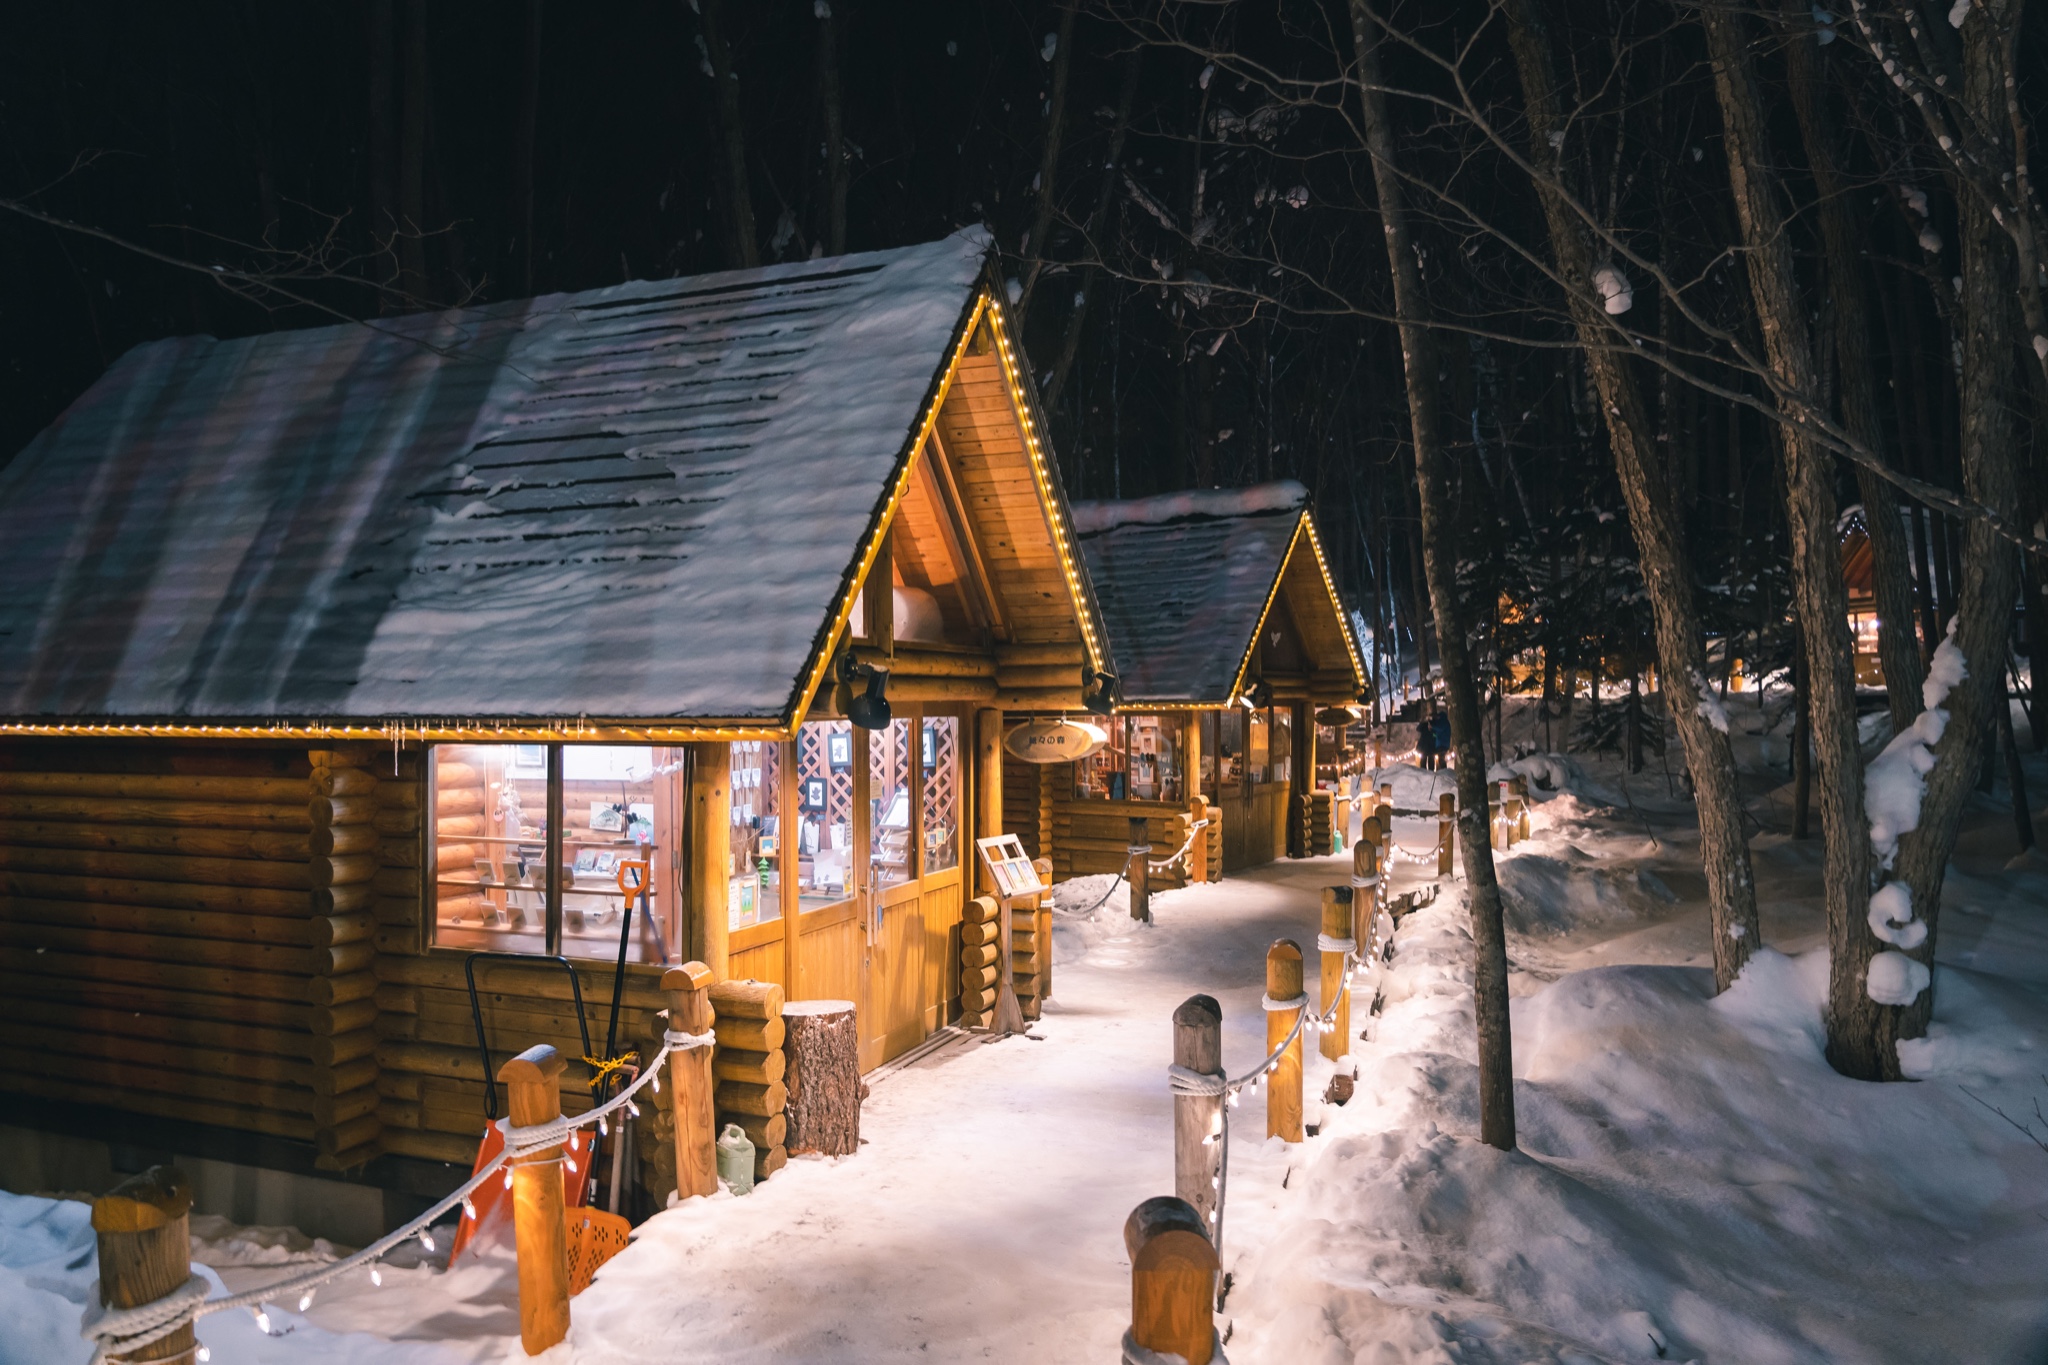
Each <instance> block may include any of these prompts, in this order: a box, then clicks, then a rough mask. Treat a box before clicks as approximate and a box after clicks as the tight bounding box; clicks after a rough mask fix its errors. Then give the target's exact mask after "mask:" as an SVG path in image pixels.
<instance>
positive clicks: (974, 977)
mask: <svg viewBox="0 0 2048 1365" xmlns="http://www.w3.org/2000/svg"><path fill="white" fill-rule="evenodd" d="M995 984H996V969H995V967H993V966H988V967H963V968H961V969H960V992H961V994H963V995H967V994H971V993H973V992H975V991H981V990H987V989H988V988H990V987H992V986H994V985H995Z"/></svg>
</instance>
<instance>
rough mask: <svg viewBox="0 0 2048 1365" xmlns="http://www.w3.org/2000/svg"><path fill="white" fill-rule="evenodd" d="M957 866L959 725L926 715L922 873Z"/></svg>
mask: <svg viewBox="0 0 2048 1365" xmlns="http://www.w3.org/2000/svg"><path fill="white" fill-rule="evenodd" d="M959 865H960V722H959V721H958V720H956V719H954V718H953V717H952V716H927V717H926V718H925V722H924V871H925V875H927V876H929V875H930V874H932V873H934V872H944V871H946V870H947V869H948V868H954V867H958V866H959Z"/></svg>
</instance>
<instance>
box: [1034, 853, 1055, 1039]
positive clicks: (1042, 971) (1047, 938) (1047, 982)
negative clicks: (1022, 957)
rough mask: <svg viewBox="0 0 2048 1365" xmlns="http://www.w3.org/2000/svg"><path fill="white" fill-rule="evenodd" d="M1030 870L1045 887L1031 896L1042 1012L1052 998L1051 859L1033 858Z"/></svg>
mask: <svg viewBox="0 0 2048 1365" xmlns="http://www.w3.org/2000/svg"><path fill="white" fill-rule="evenodd" d="M1031 870H1032V871H1033V872H1036V873H1037V874H1038V882H1039V885H1041V886H1043V887H1045V888H1046V889H1045V890H1044V891H1043V892H1041V893H1039V895H1037V896H1036V897H1034V898H1033V899H1034V901H1035V902H1036V904H1037V906H1038V909H1037V911H1036V912H1035V913H1036V915H1037V921H1038V922H1037V929H1038V933H1037V942H1038V1008H1039V1011H1040V1012H1041V1013H1043V1012H1044V1010H1045V1002H1046V1001H1048V1000H1050V999H1052V859H1050V858H1033V859H1032V860H1031Z"/></svg>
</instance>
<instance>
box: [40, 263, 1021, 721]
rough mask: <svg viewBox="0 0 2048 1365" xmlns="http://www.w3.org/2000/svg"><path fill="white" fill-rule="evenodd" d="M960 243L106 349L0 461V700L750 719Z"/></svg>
mask: <svg viewBox="0 0 2048 1365" xmlns="http://www.w3.org/2000/svg"><path fill="white" fill-rule="evenodd" d="M988 245H989V243H988V237H987V234H986V233H985V232H983V231H982V230H980V229H969V230H966V231H962V232H959V233H956V234H954V235H953V236H951V237H948V238H946V239H945V240H943V241H939V242H933V243H930V244H927V245H923V246H916V247H908V248H904V249H901V250H893V251H879V252H871V253H867V254H864V255H856V256H847V257H842V258H838V259H833V260H825V261H808V262H803V263H800V264H794V265H783V266H774V267H769V268H767V269H762V270H751V271H735V272H728V273H724V274H716V275H706V276H699V277H696V278H692V279H684V280H665V281H657V282H638V283H631V284H623V285H618V286H616V287H613V288H608V289H598V290H592V291H589V292H586V293H579V294H557V295H552V296H549V297H546V298H540V299H534V300H530V301H521V302H517V303H508V304H502V305H494V306H490V307H484V308H475V309H468V310H463V311H458V312H451V313H444V314H427V315H421V316H417V317H409V318H401V319H387V320H381V321H378V322H376V323H374V324H369V325H343V326H337V327H326V328H319V329H313V330H306V331H293V332H277V333H271V334H268V335H263V336H255V337H249V338H245V339H241V340H236V341H216V340H214V339H212V338H210V337H184V338H177V339H173V340H167V341H159V342H153V343H150V344H148V345H144V346H140V347H137V348H136V349H135V350H133V351H131V352H129V353H128V354H127V355H126V356H124V357H122V358H121V359H120V360H119V361H118V362H116V364H115V365H114V366H113V368H112V369H110V370H109V371H108V373H107V374H106V375H105V376H104V377H103V378H102V379H101V380H100V382H99V383H97V384H95V385H94V386H93V387H92V389H90V390H89V391H88V392H87V393H86V394H85V395H84V396H83V397H82V398H80V399H79V400H78V401H77V402H76V403H74V404H73V405H72V407H71V408H70V409H69V410H68V411H67V412H66V413H65V414H64V415H63V416H62V417H61V418H60V419H59V420H58V421H57V422H56V423H55V424H54V425H52V426H51V427H50V428H49V429H48V430H46V431H44V432H43V433H42V434H41V435H40V436H38V437H37V438H36V440H35V441H34V442H33V443H31V444H30V445H29V446H28V448H27V449H25V450H23V451H22V452H21V453H20V454H19V455H18V456H16V457H15V459H14V460H13V461H11V462H10V463H9V464H7V465H6V466H5V467H4V468H0V717H10V718H13V719H15V720H33V719H41V718H60V719H79V718H97V717H110V718H128V717H151V718H165V719H184V718H191V719H202V718H225V717H238V718H240V717H247V718H255V719H273V720H277V719H293V718H322V719H328V720H335V719H342V718H357V717H363V718H368V717H378V718H384V717H433V716H488V717H507V718H510V717H535V718H557V717H575V716H578V715H589V716H592V717H615V718H647V719H656V718H691V717H698V718H704V717H716V718H752V717H763V718H769V717H775V716H777V715H779V714H782V713H784V712H785V711H786V710H788V709H789V708H790V707H791V705H792V699H793V696H794V694H795V691H796V689H797V687H798V685H799V683H800V681H801V679H802V678H803V675H804V673H805V668H806V664H807V661H808V660H810V659H811V658H812V657H813V652H814V650H816V649H818V648H821V647H822V644H823V641H822V635H823V633H824V631H825V630H826V628H827V627H828V626H829V624H830V622H829V620H828V617H829V616H830V614H831V612H832V610H833V608H834V607H835V605H836V604H837V603H838V602H839V601H840V600H841V597H842V594H843V592H844V591H845V590H846V589H847V588H848V586H849V582H850V580H849V575H850V574H852V573H853V572H854V569H855V567H856V564H855V561H856V552H857V551H858V549H859V548H860V545H861V541H862V537H863V534H864V532H866V531H867V530H868V528H869V527H870V525H871V523H872V522H873V520H874V518H875V517H876V516H877V514H878V512H879V510H880V509H881V507H882V506H883V505H884V503H885V502H886V499H887V495H888V491H889V488H890V485H891V481H892V476H893V475H894V473H895V471H896V470H897V469H898V468H899V462H900V461H901V460H902V459H903V458H904V457H905V456H906V454H907V452H908V448H909V445H910V442H911V439H912V437H913V436H914V435H915V433H916V431H917V429H918V427H919V424H920V421H921V419H922V418H923V417H924V415H925V410H926V408H927V406H928V403H929V401H930V399H931V398H932V397H933V395H934V393H935V391H936V388H937V385H938V383H939V381H940V378H941V376H942V374H943V371H944V367H945V364H946V361H947V358H948V356H949V354H950V353H951V350H952V347H953V345H954V343H955V341H956V340H957V338H958V336H959V333H960V330H961V329H962V328H963V327H964V325H965V324H966V322H967V319H968V317H969V315H970V312H971V309H972V307H973V304H974V301H975V297H976V292H977V288H978V285H979V282H980V279H981V275H982V271H983V263H984V259H985V256H986V253H987V250H988Z"/></svg>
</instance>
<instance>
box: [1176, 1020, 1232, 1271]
mask: <svg viewBox="0 0 2048 1365" xmlns="http://www.w3.org/2000/svg"><path fill="white" fill-rule="evenodd" d="M1173 1064H1174V1065H1175V1066H1179V1067H1185V1068H1187V1069H1188V1070H1189V1071H1195V1072H1199V1073H1201V1074H1202V1075H1204V1076H1215V1077H1217V1078H1218V1079H1221V1078H1222V1076H1223V1007H1222V1006H1221V1005H1219V1004H1217V1003H1216V1001H1215V999H1214V998H1213V997H1210V996H1206V995H1191V996H1189V997H1188V998H1187V999H1185V1000H1183V1001H1181V1004H1180V1008H1179V1009H1177V1010H1175V1011H1174V1012H1173ZM1222 1141H1223V1097H1222V1096H1221V1095H1178V1094H1177V1095H1175V1096H1174V1097H1173V1190H1174V1193H1175V1194H1177V1195H1179V1196H1180V1197H1181V1198H1182V1199H1185V1200H1186V1201H1187V1202H1188V1203H1189V1204H1191V1205H1193V1206H1194V1209H1195V1212H1196V1214H1197V1216H1198V1217H1199V1219H1200V1221H1201V1225H1202V1228H1203V1230H1204V1231H1205V1232H1208V1233H1213V1232H1215V1230H1216V1205H1217V1196H1218V1193H1219V1192H1218V1190H1217V1188H1216V1176H1217V1172H1218V1170H1219V1169H1220V1158H1221V1157H1222V1155H1223V1146H1222Z"/></svg>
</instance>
